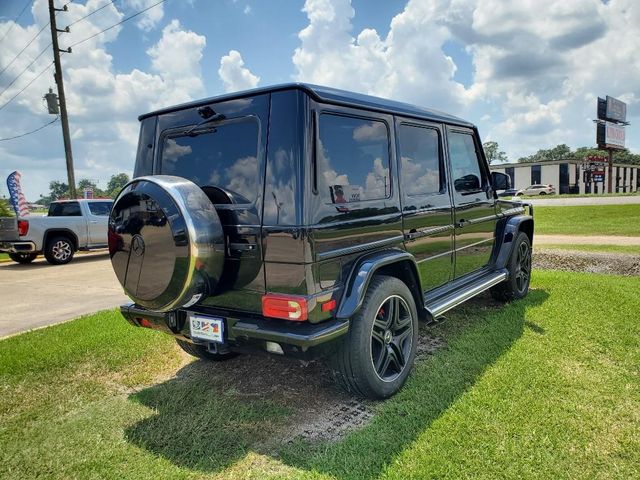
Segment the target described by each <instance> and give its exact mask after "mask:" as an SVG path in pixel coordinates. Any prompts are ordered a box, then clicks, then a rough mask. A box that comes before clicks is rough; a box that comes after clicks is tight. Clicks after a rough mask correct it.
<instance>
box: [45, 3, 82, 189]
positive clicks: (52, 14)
mask: <svg viewBox="0 0 640 480" xmlns="http://www.w3.org/2000/svg"><path fill="white" fill-rule="evenodd" d="M64 10H66V7H65V8H64V9H58V8H55V6H54V5H53V0H49V23H50V24H51V43H52V44H53V61H54V63H55V66H56V71H55V73H54V78H55V80H56V85H57V86H58V99H59V100H60V121H61V123H62V139H63V140H64V154H65V157H66V159H67V180H68V182H69V196H70V197H71V198H76V179H75V175H74V173H73V155H72V153H71V136H70V135H69V117H68V116H67V101H66V99H65V96H64V83H63V80H62V65H61V64H60V49H59V48H58V28H57V27H56V11H64ZM65 51H66V52H67V53H71V49H69V50H65Z"/></svg>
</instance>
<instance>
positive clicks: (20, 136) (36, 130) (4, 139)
mask: <svg viewBox="0 0 640 480" xmlns="http://www.w3.org/2000/svg"><path fill="white" fill-rule="evenodd" d="M58 118H60V117H59V116H58V115H56V118H54V119H53V120H51V121H50V122H49V123H45V124H44V125H42V126H41V127H38V128H36V129H35V130H31V131H30V132H26V133H23V134H20V135H16V136H15V137H8V138H0V142H6V141H7V140H15V139H16V138H22V137H26V136H27V135H31V134H32V133H36V132H39V131H40V130H42V129H43V128H45V127H48V126H49V125H51V124H52V123H55V122H57V121H58Z"/></svg>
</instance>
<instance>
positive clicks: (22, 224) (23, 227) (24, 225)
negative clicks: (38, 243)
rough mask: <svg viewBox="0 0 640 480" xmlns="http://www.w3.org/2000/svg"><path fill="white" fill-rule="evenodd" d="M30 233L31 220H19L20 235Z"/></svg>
mask: <svg viewBox="0 0 640 480" xmlns="http://www.w3.org/2000/svg"><path fill="white" fill-rule="evenodd" d="M27 233H29V220H18V235H20V236H21V237H24V236H25V235H26V234H27Z"/></svg>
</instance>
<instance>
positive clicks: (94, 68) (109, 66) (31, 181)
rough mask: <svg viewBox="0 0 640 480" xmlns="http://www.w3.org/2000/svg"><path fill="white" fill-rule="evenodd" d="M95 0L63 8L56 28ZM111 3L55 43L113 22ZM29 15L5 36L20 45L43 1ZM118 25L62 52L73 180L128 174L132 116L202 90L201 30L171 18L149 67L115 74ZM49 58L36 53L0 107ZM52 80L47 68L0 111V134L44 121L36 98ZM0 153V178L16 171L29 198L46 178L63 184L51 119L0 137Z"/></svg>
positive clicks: (38, 24) (42, 18)
mask: <svg viewBox="0 0 640 480" xmlns="http://www.w3.org/2000/svg"><path fill="white" fill-rule="evenodd" d="M102 5H104V1H102V0H89V1H88V2H87V3H86V4H85V5H82V4H75V3H71V4H70V5H69V11H68V12H65V13H60V14H59V15H58V21H59V23H60V26H61V27H63V26H64V25H65V24H66V23H71V22H73V21H75V20H77V19H79V18H81V17H82V16H84V15H86V14H87V13H89V12H91V11H93V10H95V9H96V8H98V7H100V6H102ZM116 5H117V3H116V4H112V5H110V6H109V7H106V8H104V9H103V10H102V11H101V12H100V14H99V15H93V16H91V17H88V18H87V19H86V20H85V21H83V22H79V23H77V24H76V25H74V26H72V27H71V33H70V34H61V35H60V46H61V47H62V48H64V47H65V46H66V45H71V44H73V43H75V42H78V41H79V40H82V39H84V38H87V37H89V36H90V35H92V34H94V33H97V32H99V31H100V30H102V29H104V28H106V27H107V26H109V25H113V24H114V23H116V22H118V21H120V20H121V19H122V18H123V17H124V13H123V12H121V11H119V10H118V9H117V8H116ZM33 15H34V18H35V23H34V24H33V25H28V26H26V27H21V26H15V27H14V28H13V30H12V37H13V38H14V41H15V44H16V45H20V46H22V45H25V44H26V43H27V42H28V41H29V40H30V39H31V38H32V37H33V36H34V35H35V34H36V33H37V32H38V31H39V30H40V28H42V26H44V25H45V24H46V23H47V22H48V21H49V17H48V13H47V2H46V0H35V2H34V4H33ZM62 20H64V21H62ZM1 25H2V23H1V22H0V26H1ZM121 28H123V27H116V28H114V29H112V30H110V31H109V32H105V33H104V34H102V35H99V36H97V37H95V38H93V39H91V40H89V41H87V42H84V43H82V44H80V45H78V46H77V47H76V48H74V50H73V53H72V54H71V55H67V54H65V55H63V56H62V63H63V70H64V75H65V91H66V94H67V105H68V112H69V118H70V130H71V136H72V138H73V156H74V164H75V174H76V181H77V180H79V179H81V178H90V179H93V180H97V181H98V186H102V187H104V186H106V182H107V181H108V179H109V177H110V176H111V175H113V174H115V173H118V172H128V173H129V174H131V173H132V170H133V165H134V159H135V152H136V147H137V142H138V131H139V123H138V121H137V116H138V115H140V114H141V113H145V112H148V111H150V110H152V109H155V108H158V107H161V106H166V105H171V104H175V103H179V102H183V101H187V100H190V99H193V98H196V97H201V96H202V95H203V94H204V86H203V82H202V73H201V68H200V61H201V58H202V51H203V49H204V47H205V43H206V41H205V37H204V36H202V35H198V34H196V33H194V32H191V31H188V30H185V29H184V28H183V27H181V25H180V24H179V22H178V21H177V20H173V21H171V22H170V23H169V24H168V25H167V26H166V27H165V28H164V29H163V31H162V36H161V38H160V39H159V40H158V42H157V43H156V44H155V45H154V46H152V47H151V48H149V49H148V51H147V54H148V56H149V60H150V62H151V71H149V72H145V71H142V70H140V69H137V68H134V69H132V70H131V71H129V72H116V71H115V69H114V66H113V59H112V56H111V55H110V54H109V53H108V52H107V45H108V43H109V42H112V41H114V40H115V39H116V38H117V36H118V33H119V31H120V30H121ZM49 41H50V39H49V38H48V35H45V34H44V33H43V34H42V35H40V37H38V39H37V40H36V41H35V42H34V44H33V45H32V46H31V47H29V48H28V49H27V50H26V51H25V53H24V54H23V55H22V56H21V57H20V58H19V59H18V60H17V61H16V62H15V63H14V64H13V65H12V66H11V67H10V68H9V69H7V71H6V72H5V74H3V75H2V77H0V90H2V89H3V88H5V87H6V85H7V84H8V82H9V81H10V79H12V78H14V77H15V76H16V75H17V74H18V73H20V71H21V70H22V69H24V67H25V66H26V65H27V64H28V62H29V61H30V59H31V58H33V57H35V55H37V53H38V52H39V51H41V50H42V49H43V48H44V47H45V46H46V45H47V44H48V42H49ZM8 50H9V49H0V65H6V64H7V63H8V61H9V60H10V59H11V58H12V54H11V53H10V52H9V51H8ZM11 50H14V51H15V49H11ZM8 59H9V60H8ZM50 61H51V56H50V54H49V53H47V54H44V55H43V56H42V59H41V60H39V61H37V62H36V63H35V64H34V65H33V66H32V67H30V68H29V70H28V71H27V72H26V73H25V74H24V75H23V77H21V78H20V79H19V81H17V82H16V83H15V85H13V86H12V87H10V88H9V89H8V90H7V92H6V93H5V94H3V95H2V97H0V105H1V104H2V103H4V102H5V101H6V100H8V99H9V98H10V97H11V96H13V95H15V94H16V93H17V92H18V91H19V90H20V89H21V88H23V87H24V86H25V85H26V84H27V83H28V81H30V80H31V79H32V78H34V77H35V75H36V74H37V73H38V72H39V71H41V70H42V69H43V68H44V67H45V66H46V65H47V64H48V63H49V62H50ZM54 86H55V84H54V82H53V78H52V76H51V74H50V73H48V72H47V73H45V74H43V75H42V76H41V77H40V78H39V79H38V80H37V81H36V82H34V83H33V85H31V87H29V88H28V89H27V90H25V91H24V92H23V93H22V94H21V95H20V96H19V97H17V99H16V100H15V101H14V102H12V103H11V104H10V105H9V106H7V107H6V108H5V109H3V110H1V111H0V138H5V137H9V136H12V135H15V134H16V133H21V132H25V131H29V130H32V129H33V128H35V127H37V126H39V125H42V124H44V123H46V122H47V121H50V120H51V119H52V118H53V117H51V116H50V115H48V114H47V113H46V110H45V108H44V106H43V100H42V96H43V94H44V93H45V92H46V91H47V89H48V88H49V87H54ZM0 158H2V159H3V160H2V162H1V163H0V177H2V178H4V177H5V176H6V175H7V174H8V173H9V172H10V171H12V170H15V169H19V170H21V171H22V172H23V186H24V189H25V193H26V195H27V197H28V198H29V199H30V200H36V199H37V198H38V194H39V193H46V192H47V191H48V183H49V181H50V180H63V181H65V182H66V170H65V167H64V166H65V161H64V148H63V144H62V135H61V132H60V126H59V124H54V125H52V126H50V127H48V128H47V129H45V130H42V131H41V132H39V133H37V134H35V135H32V136H28V137H25V138H24V139H20V140H13V141H11V142H2V143H0ZM2 192H4V190H2Z"/></svg>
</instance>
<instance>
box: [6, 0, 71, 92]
mask: <svg viewBox="0 0 640 480" xmlns="http://www.w3.org/2000/svg"><path fill="white" fill-rule="evenodd" d="M31 1H33V0H31ZM72 2H73V0H71V1H69V2H67V3H66V4H65V5H64V7H62V8H65V7H66V6H67V5H69V4H70V3H72ZM25 8H26V7H25ZM58 13H59V12H56V15H58ZM20 15H22V13H21V14H20ZM49 24H50V23H49V22H47V24H46V25H45V26H43V27H42V28H41V29H40V31H38V33H36V35H35V36H34V37H33V38H32V39H31V40H29V43H27V44H26V45H25V46H24V47H23V48H22V50H20V51H19V52H18V54H17V55H16V56H15V57H13V60H11V61H10V62H9V63H8V64H6V65H5V66H4V67H3V68H2V70H0V75H2V74H3V73H4V72H5V70H6V69H7V68H9V67H10V66H11V65H13V62H15V61H16V60H17V59H18V57H19V56H20V55H22V53H23V52H24V51H25V50H26V49H27V48H28V47H29V45H31V44H32V43H33V42H34V41H35V39H36V38H38V37H39V36H40V34H41V33H42V32H43V31H44V29H45V28H47V27H48V26H49ZM14 25H15V23H14ZM12 26H13V25H12ZM7 33H9V32H7ZM5 36H6V34H5ZM2 38H3V39H4V37H2ZM49 45H51V44H49ZM14 81H15V80H14Z"/></svg>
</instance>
